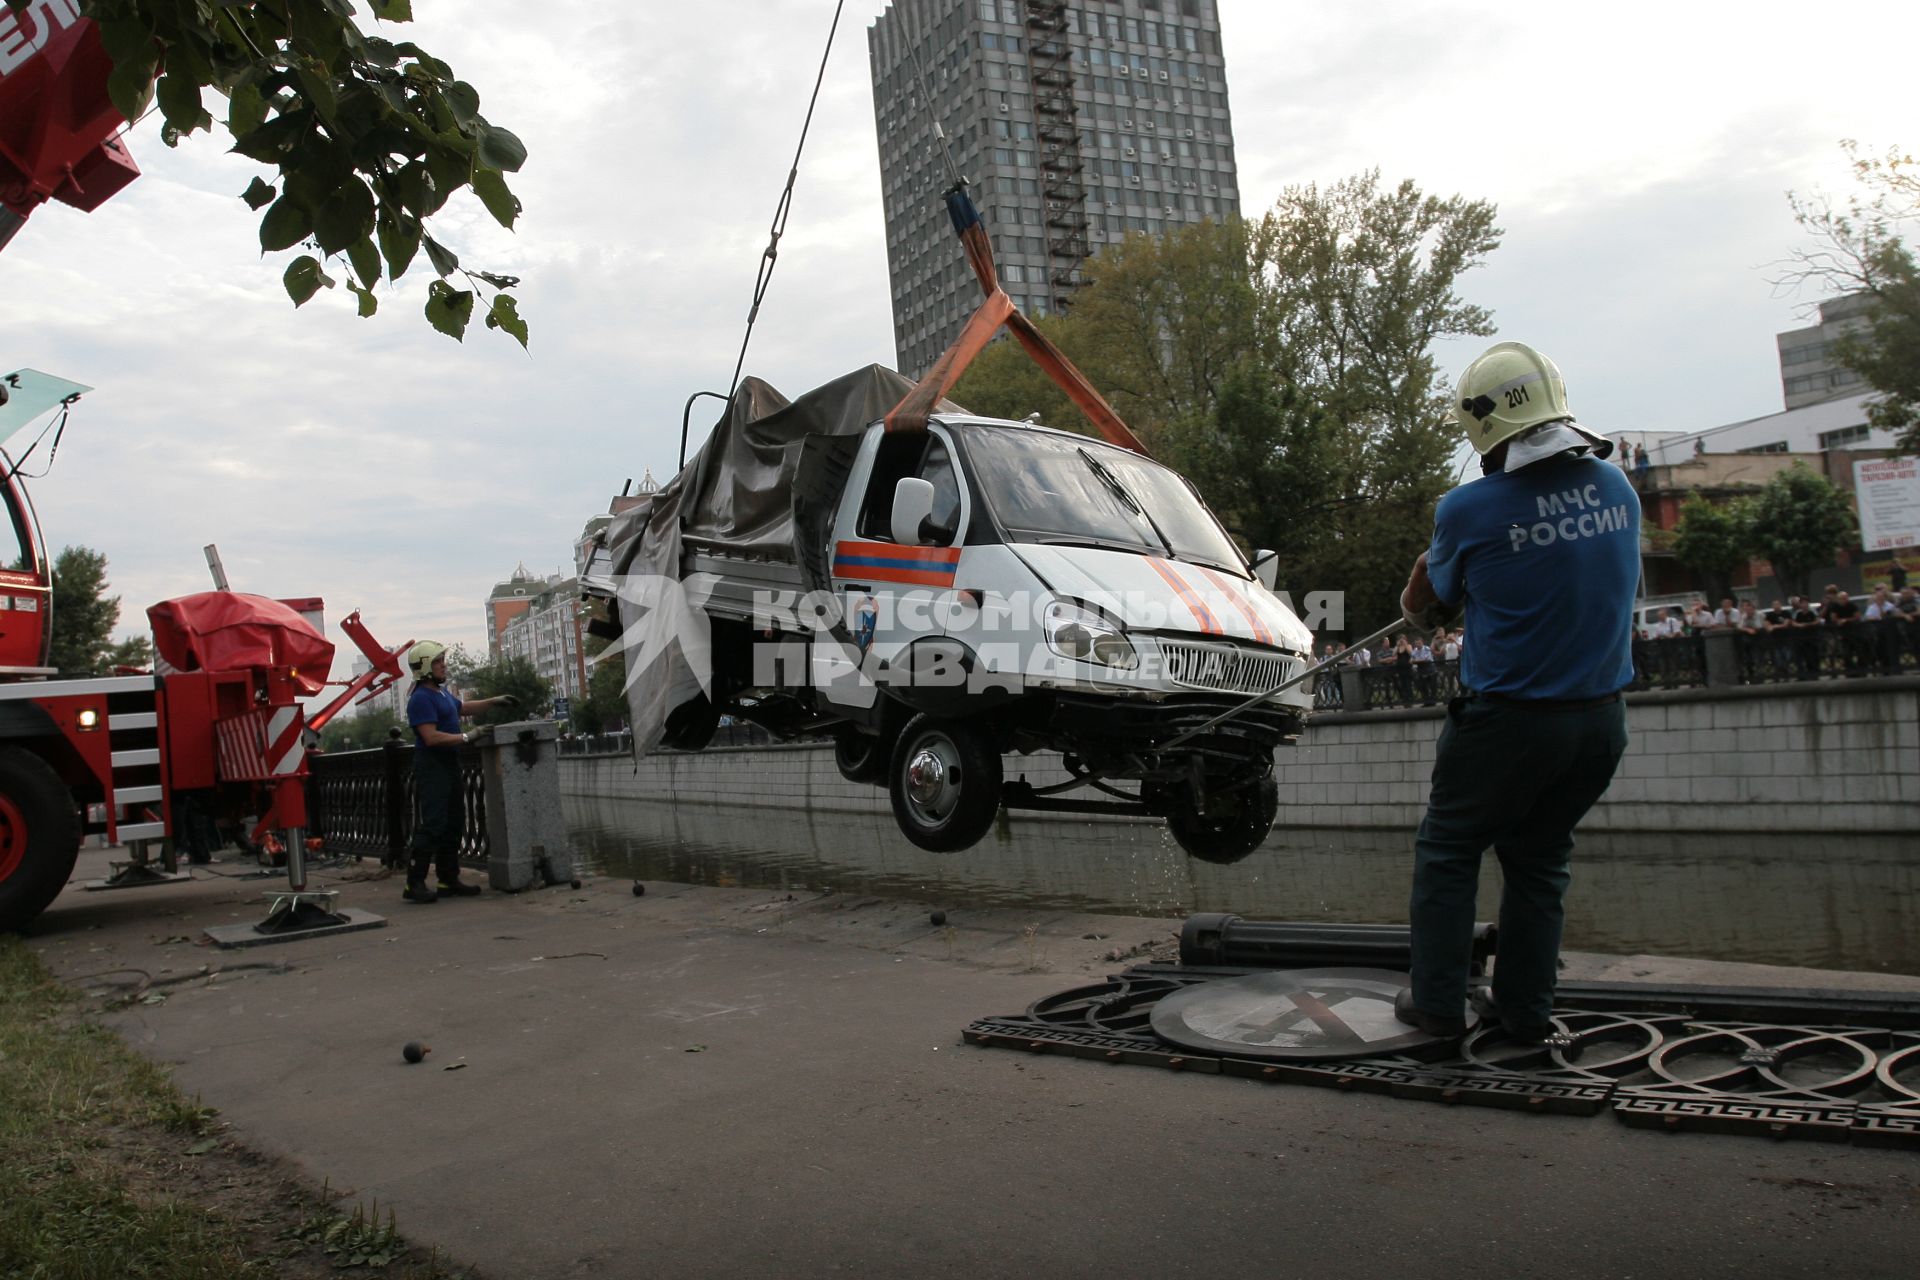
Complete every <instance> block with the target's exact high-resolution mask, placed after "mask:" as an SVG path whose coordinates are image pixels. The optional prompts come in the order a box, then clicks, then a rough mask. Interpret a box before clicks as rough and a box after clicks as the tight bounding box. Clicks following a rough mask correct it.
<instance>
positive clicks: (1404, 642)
mask: <svg viewBox="0 0 1920 1280" xmlns="http://www.w3.org/2000/svg"><path fill="white" fill-rule="evenodd" d="M1466 642H1467V634H1466V632H1465V630H1453V631H1449V630H1447V629H1446V628H1445V627H1442V628H1440V629H1439V630H1437V631H1435V632H1434V633H1433V638H1432V639H1431V640H1424V639H1419V638H1417V637H1413V636H1409V635H1407V634H1405V633H1404V632H1403V633H1402V634H1401V635H1400V636H1399V637H1398V638H1396V639H1389V640H1382V641H1381V642H1380V645H1379V647H1378V648H1377V649H1366V648H1353V649H1349V648H1347V646H1346V645H1344V644H1338V643H1333V642H1329V643H1327V644H1324V645H1322V646H1321V647H1320V650H1319V655H1318V656H1319V660H1320V661H1322V662H1338V663H1339V665H1341V666H1348V667H1362V668H1365V667H1379V668H1382V669H1383V670H1387V671H1391V672H1392V673H1393V680H1392V685H1391V688H1392V691H1393V693H1394V694H1395V695H1396V696H1395V701H1396V702H1398V703H1399V704H1400V705H1402V706H1408V707H1410V706H1413V705H1414V704H1415V703H1419V704H1420V705H1423V706H1432V705H1434V704H1435V703H1436V702H1438V701H1439V700H1440V696H1441V692H1442V689H1443V687H1444V688H1446V689H1448V690H1449V691H1450V690H1451V687H1452V686H1453V685H1454V684H1455V683H1456V682H1457V676H1458V673H1459V670H1460V653H1461V650H1462V648H1463V646H1464V645H1465V644H1466ZM1317 689H1318V699H1317V700H1318V702H1319V705H1321V706H1323V707H1338V706H1340V705H1342V700H1341V689H1340V682H1339V681H1338V680H1328V679H1325V678H1322V679H1321V680H1320V682H1319V684H1318V686H1317Z"/></svg>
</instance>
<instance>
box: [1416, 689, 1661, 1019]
mask: <svg viewBox="0 0 1920 1280" xmlns="http://www.w3.org/2000/svg"><path fill="white" fill-rule="evenodd" d="M1626 748H1627V712H1626V705H1625V704H1624V703H1622V702H1620V701H1618V700H1615V701H1613V702H1608V703H1603V704H1601V705H1599V706H1584V707H1533V706H1527V705H1524V704H1519V703H1511V702H1492V701H1488V700H1486V699H1484V698H1475V697H1463V698H1455V699H1454V700H1453V701H1452V702H1451V703H1449V704H1448V707H1447V723H1446V727H1445V728H1443V729H1442V730H1441V731H1440V743H1439V747H1438V749H1437V752H1436V755H1435V758H1434V762H1433V790H1432V794H1431V796H1430V798H1429V800H1428V802H1427V815H1426V818H1425V820H1423V821H1422V822H1421V824H1420V831H1419V834H1418V835H1416V836H1415V837H1414V869H1413V898H1412V902H1411V904H1410V906H1409V908H1408V912H1409V915H1408V918H1409V920H1410V921H1411V923H1412V926H1413V1003H1414V1004H1415V1005H1416V1006H1418V1007H1419V1008H1421V1009H1424V1010H1426V1011H1427V1012H1428V1013H1433V1014H1438V1015H1441V1016H1443V1017H1452V1018H1457V1017H1459V1016H1460V1014H1461V1010H1462V1008H1463V1006H1464V1003H1465V1001H1466V996H1467V965H1468V959H1469V953H1470V951H1471V949H1472V946H1473V917H1474V898H1475V895H1476V893H1477V891H1478V890H1479V887H1480V855H1481V854H1482V853H1484V852H1485V851H1486V849H1487V848H1488V846H1492V848H1493V851H1494V853H1495V854H1496V855H1497V856H1498V857H1499V859H1500V870H1501V875H1502V878H1503V879H1504V881H1505V884H1506V888H1505V891H1504V892H1503V893H1502V894H1501V896H1500V939H1499V944H1498V951H1497V952H1496V956H1497V958H1496V960H1495V962H1494V976H1493V997H1494V1001H1495V1002H1496V1003H1497V1004H1498V1005H1499V1006H1500V1012H1501V1016H1502V1018H1504V1019H1505V1020H1506V1021H1508V1022H1510V1023H1512V1024H1514V1025H1531V1026H1538V1025H1540V1024H1542V1023H1545V1022H1546V1021H1547V1019H1548V1017H1549V1016H1550V1015H1551V1013H1552V1011H1553V988H1554V979H1555V976H1556V973H1555V970H1556V967H1557V964H1558V961H1559V957H1560V931H1561V925H1562V922H1563V920H1564V912H1563V909H1562V899H1563V898H1564V897H1565V895H1566V892H1567V884H1568V882H1569V881H1570V880H1571V878H1572V876H1571V874H1570V872H1569V870H1568V864H1569V862H1570V861H1571V860H1572V854H1573V828H1574V824H1576V823H1577V822H1579V821H1580V819H1581V818H1582V817H1583V816H1585V814H1586V812H1587V810H1588V809H1590V808H1592V807H1593V803H1594V801H1596V800H1598V799H1599V798H1600V795H1601V793H1602V792H1604V791H1605V790H1606V789H1607V784H1608V783H1609V782H1611V781H1612V780H1613V771H1614V769H1615V767H1616V766H1618V765H1619V763H1620V756H1621V753H1622V752H1624V751H1625V750H1626Z"/></svg>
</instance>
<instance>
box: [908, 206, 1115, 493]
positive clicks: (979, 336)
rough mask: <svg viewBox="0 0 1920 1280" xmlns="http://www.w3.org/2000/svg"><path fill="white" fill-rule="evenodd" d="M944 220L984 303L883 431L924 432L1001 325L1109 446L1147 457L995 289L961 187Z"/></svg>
mask: <svg viewBox="0 0 1920 1280" xmlns="http://www.w3.org/2000/svg"><path fill="white" fill-rule="evenodd" d="M947 215H948V216H949V217H951V218H952V219H953V229H954V231H955V232H957V233H958V234H959V236H960V244H961V246H962V247H963V248H965V249H966V252H967V261H968V262H970V263H971V264H973V274H974V276H975V277H976V278H978V279H979V281H980V288H981V290H982V292H984V293H985V294H986V295H987V297H986V301H984V302H982V303H981V304H980V308H979V310H977V311H975V312H974V313H973V316H972V318H971V319H969V320H968V321H967V327H966V328H964V329H962V330H961V331H960V336H959V337H957V338H955V339H954V340H953V345H952V346H950V347H948V348H947V349H946V350H945V351H943V352H941V353H940V358H939V359H938V360H936V361H934V362H933V368H931V369H929V370H927V376H926V377H924V378H922V379H920V381H919V382H917V383H915V384H914V388H913V390H911V391H909V392H907V394H906V395H904V396H902V397H901V398H900V403H899V404H897V405H895V406H893V411H892V412H890V413H889V414H887V430H888V431H925V430H926V429H927V415H928V414H930V413H932V412H933V407H934V406H935V405H937V404H939V403H940V399H941V397H943V396H945V395H946V394H947V392H949V391H951V390H952V389H953V384H954V383H956V382H958V381H959V380H960V375H961V374H963V373H965V372H966V371H967V366H968V365H970V364H972V363H973V358H974V357H975V356H977V355H979V354H980V353H981V352H982V351H983V350H985V349H986V346H987V343H988V342H990V341H992V339H993V335H994V334H996V333H998V332H999V331H1000V326H1001V325H1005V326H1006V327H1007V328H1008V329H1009V330H1011V331H1012V333H1013V336H1014V339H1015V340H1016V341H1018V342H1019V344H1020V345H1021V346H1022V347H1025V348H1026V351H1027V354H1028V355H1030V356H1032V357H1033V362H1034V363H1035V364H1037V365H1039V366H1040V368H1041V369H1042V370H1044V371H1045V372H1046V375H1047V376H1048V377H1049V378H1052V379H1053V380H1054V382H1055V383H1056V384H1057V385H1058V386H1059V387H1060V389H1061V390H1062V391H1065V392H1066V393H1067V396H1068V398H1069V399H1071V400H1072V401H1073V403H1074V404H1075V405H1077V406H1078V407H1079V409H1080V412H1082V413H1084V414H1086V415H1087V417H1088V418H1089V419H1090V420H1091V421H1092V422H1093V425H1094V426H1096V427H1098V428H1100V434H1101V435H1103V436H1105V437H1106V438H1107V442H1108V443H1109V444H1117V445H1119V446H1120V447H1121V448H1122V449H1131V450H1133V451H1134V452H1135V453H1137V454H1140V455H1142V456H1143V457H1151V456H1152V455H1151V454H1148V453H1147V447H1146V446H1145V445H1143V444H1141V443H1140V438H1139V437H1138V436H1136V435H1134V434H1133V432H1132V431H1131V430H1129V429H1128V427H1127V424H1126V423H1124V422H1122V421H1120V415H1119V414H1117V413H1115V412H1114V411H1113V406H1112V405H1110V404H1108V403H1107V401H1106V397H1104V396H1102V395H1101V394H1100V393H1099V392H1098V391H1095V390H1094V389H1093V384H1092V383H1090V382H1088V381H1087V377H1086V375H1085V374H1083V373H1081V372H1080V370H1078V369H1076V368H1075V367H1074V365H1073V361H1071V360H1069V359H1067V357H1066V353H1065V352H1063V351H1061V350H1060V348H1058V347H1056V346H1054V345H1053V344H1052V343H1051V342H1049V341H1047V338H1046V335H1044V334H1042V333H1041V332H1040V331H1039V330H1038V329H1036V328H1034V327H1033V321H1031V320H1029V319H1027V318H1026V316H1024V315H1022V314H1021V313H1020V308H1018V307H1016V306H1014V305H1013V299H1012V298H1009V297H1008V296H1007V293H1006V290H1004V289H1002V288H1001V287H1000V276H999V273H998V272H997V271H995V270H994V266H993V246H992V245H990V244H988V243H987V228H986V226H985V225H984V224H983V223H982V222H981V221H980V211H979V210H978V209H975V208H974V207H973V200H972V199H971V198H970V197H969V196H968V195H967V192H966V189H965V188H964V187H955V188H954V189H953V190H951V191H949V192H947Z"/></svg>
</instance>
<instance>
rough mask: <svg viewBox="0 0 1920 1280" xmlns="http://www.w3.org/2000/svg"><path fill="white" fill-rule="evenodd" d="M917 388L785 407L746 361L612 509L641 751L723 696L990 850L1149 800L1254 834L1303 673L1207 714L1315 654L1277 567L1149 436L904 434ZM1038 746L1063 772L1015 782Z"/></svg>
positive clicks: (870, 376) (1242, 843)
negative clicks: (1002, 832)
mask: <svg viewBox="0 0 1920 1280" xmlns="http://www.w3.org/2000/svg"><path fill="white" fill-rule="evenodd" d="M909 386H910V384H909V383H908V382H907V380H906V379H904V378H902V377H900V375H898V374H895V373H893V372H891V371H889V370H885V369H882V368H879V367H878V366H873V367H870V368H868V369H865V370H862V371H860V372H858V373H855V374H851V375H849V376H847V377H845V378H842V379H840V380H839V381H837V382H834V383H831V384H829V385H828V386H826V387H822V388H820V389H819V390H818V391H815V392H813V393H810V394H809V395H807V396H803V397H802V398H801V399H799V400H797V401H794V402H791V403H789V402H787V401H786V400H785V399H784V398H782V397H780V396H779V395H778V394H777V393H776V392H774V391H773V390H772V389H771V388H770V387H768V386H766V384H764V383H761V382H759V381H757V380H755V379H748V380H746V381H745V382H743V383H742V384H741V387H740V388H739V390H738V392H737V393H736V395H735V397H734V398H733V401H732V403H731V405H730V408H729V412H728V414H727V416H726V417H725V418H724V419H723V420H722V421H721V423H720V424H719V425H718V426H717V427H716V428H715V430H714V434H713V436H712V438H711V439H710V440H709V441H708V442H707V445H706V446H705V448H703V449H702V450H701V452H700V453H699V455H697V456H696V457H695V458H694V460H693V461H692V462H691V463H690V464H689V465H688V466H687V467H686V468H685V469H684V470H683V471H682V472H681V474H680V475H679V476H678V477H677V478H676V479H675V480H674V481H673V483H672V484H670V485H668V486H667V488H666V489H664V490H662V491H661V493H660V494H658V495H657V496H655V497H654V498H653V499H652V500H651V501H649V502H648V503H647V504H645V505H644V506H642V507H640V508H637V509H635V510H633V511H631V512H628V513H625V514H624V515H622V516H621V517H619V518H618V519H616V521H615V522H614V524H613V526H612V527H611V528H610V529H609V530H608V532H607V534H606V535H605V539H604V541H605V545H606V547H607V550H608V551H609V553H610V558H609V563H610V567H611V569H612V571H613V572H612V574H611V575H610V576H608V577H607V578H605V579H603V580H602V582H601V584H600V589H601V592H602V593H603V594H606V595H609V596H614V597H617V599H618V613H619V618H618V622H619V626H620V630H621V633H622V636H623V646H624V648H625V651H626V653H627V659H628V664H629V684H628V697H629V704H630V709H631V711H632V713H633V720H634V729H635V746H636V750H639V751H642V752H644V751H648V750H651V749H653V748H654V747H656V746H659V745H666V746H669V747H676V748H680V749H693V750H697V749H699V748H700V747H702V746H705V745H706V743H707V742H708V741H709V740H710V739H711V737H712V734H713V730H714V727H715V724H716V723H717V721H718V718H719V717H720V716H721V715H723V714H725V715H731V716H734V717H736V718H740V719H745V720H749V721H753V722H755V723H758V724H760V725H763V726H765V727H766V728H767V729H769V730H770V731H772V732H774V733H775V734H777V735H780V736H783V737H799V736H809V735H825V734H831V735H832V736H833V737H834V738H835V740H836V760H837V762H838V764H839V767H840V771H841V772H842V773H843V774H844V775H845V776H846V777H848V778H850V779H854V780H857V781H862V782H870V783H877V784H881V785H884V786H886V787H887V789H888V791H889V792H890V794H891V799H892V805H893V812H894V815H895V817H896V819H897V820H898V822H899V825H900V829H901V831H902V832H904V833H905V835H906V836H907V838H908V839H910V840H911V841H913V842H914V843H915V844H917V845H919V846H921V847H922V848H927V849H935V850H950V849H961V848H965V847H967V846H969V845H971V844H973V843H975V842H976V841H978V840H979V839H980V838H981V837H982V836H983V835H985V834H986V832H987V831H988V829H989V827H990V826H991V825H992V823H993V821H994V817H995V814H996V812H997V811H998V809H999V808H1000V807H1001V806H1002V805H1005V806H1007V807H1009V808H1027V809H1066V810H1073V811H1081V812H1122V813H1133V814H1146V815H1154V816H1158V817H1162V818H1164V819H1165V820H1166V821H1167V823H1168V826H1169V827H1170V828H1171V830H1172V832H1173V835H1174V836H1175V838H1176V839H1177V840H1178V841H1179V842H1180V844H1181V845H1182V847H1183V848H1185V849H1186V850H1187V851H1188V852H1189V853H1191V854H1192V855H1194V856H1195V857H1199V858H1203V859H1207V860H1209V861H1227V862H1230V861H1234V860H1236V859H1238V858H1241V857H1244V856H1246V855H1247V854H1248V853H1250V852H1252V851H1253V850H1254V849H1255V848H1257V847H1258V846H1259V844H1260V843H1261V841H1263V840H1264V839H1265V837H1266V835H1267V832H1268V831H1269V829H1270V828H1271V826H1272V824H1273V820H1274V816H1275V812H1276V809H1277V799H1276V795H1277V792H1276V787H1275V783H1274V779H1273V751H1274V749H1275V748H1276V747H1277V746H1279V745H1281V744H1282V743H1288V742H1292V741H1293V740H1294V739H1295V738H1296V737H1297V736H1298V734H1299V733H1300V730H1301V726H1302V723H1303V721H1304V718H1305V717H1306V715H1307V714H1308V712H1309V710H1310V708H1311V706H1312V700H1313V699H1312V690H1311V688H1310V687H1307V686H1306V685H1296V686H1294V687H1291V688H1288V689H1286V690H1284V691H1282V692H1279V693H1277V694H1275V695H1273V696H1272V697H1271V698H1268V699H1265V700H1256V702H1255V704H1254V705H1253V706H1251V707H1248V708H1246V709H1245V710H1244V711H1243V712H1241V713H1240V714H1236V715H1233V716H1232V717H1230V718H1228V719H1226V720H1224V721H1222V722H1220V723H1217V724H1211V725H1209V721H1212V720H1214V719H1215V718H1216V717H1219V716H1221V715H1222V714H1223V713H1225V712H1228V711H1231V710H1233V709H1234V708H1236V707H1240V706H1242V705H1243V704H1246V703H1247V702H1248V700H1249V698H1250V697H1254V696H1255V695H1258V694H1260V693H1262V692H1263V691H1267V690H1273V689H1275V688H1277V687H1278V686H1280V685H1281V684H1282V683H1283V682H1285V681H1286V680H1288V679H1289V678H1291V677H1292V676H1294V675H1296V674H1297V673H1299V672H1300V671H1302V670H1304V669H1305V667H1306V665H1307V664H1308V663H1309V662H1310V661H1311V656H1310V651H1311V643H1312V637H1311V635H1310V633H1309V632H1308V630H1307V628H1306V627H1305V626H1304V625H1303V624H1302V623H1301V622H1300V621H1299V619H1298V618H1296V617H1295V616H1294V614H1293V613H1292V612H1291V610H1290V609H1289V608H1288V607H1287V606H1286V604H1285V603H1283V602H1282V600H1281V599H1280V598H1279V597H1278V596H1276V595H1275V594H1274V592H1273V591H1272V590H1271V585H1272V579H1271V577H1270V576H1269V577H1267V578H1266V580H1265V581H1263V580H1262V577H1261V575H1257V574H1256V573H1255V572H1254V569H1253V568H1252V566H1251V565H1250V564H1249V563H1248V561H1247V560H1246V559H1245V558H1244V557H1243V556H1242V555H1241V554H1240V552H1239V551H1238V550H1237V549H1236V547H1235V546H1234V544H1233V542H1232V540H1231V539H1230V538H1229V537H1228V536H1227V534H1226V532H1225V531H1224V530H1223V529H1222V528H1221V526H1220V523H1219V522H1218V521H1217V520H1216V519H1215V518H1214V516H1213V514H1212V512H1211V511H1209V510H1208V509H1207V507H1206V505H1205V503H1204V502H1202V501H1201V499H1200V497H1199V495H1198V493H1197V492H1196V491H1195V490H1194V488H1193V486H1192V485H1191V484H1189V483H1188V482H1187V481H1186V480H1185V479H1183V478H1182V477H1181V476H1180V475H1178V474H1177V473H1175V472H1174V471H1172V470H1170V469H1168V468H1167V467H1165V466H1162V465H1161V464H1159V463H1157V462H1155V461H1153V460H1152V459H1150V458H1147V457H1145V456H1143V455H1142V454H1140V453H1136V452H1132V451H1129V450H1127V449H1122V448H1117V447H1115V446H1113V445H1110V444H1107V443H1104V442H1102V441H1100V440H1095V439H1092V438H1090V437H1086V436H1080V435H1076V434H1072V433H1069V432H1065V431H1056V430H1051V429H1048V428H1046V427H1042V426H1037V425H1031V424H1027V423H1019V422H1008V421H1002V420H997V419H989V418H981V417H976V416H973V415H969V414H967V413H965V412H964V411H960V410H958V409H957V408H956V407H954V406H951V405H947V404H945V403H944V402H942V403H941V405H940V406H939V408H938V409H937V410H936V412H934V413H933V414H932V416H931V417H930V418H929V419H928V421H927V423H926V425H925V428H924V429H923V430H914V431H892V432H890V431H889V430H888V429H887V424H886V422H885V421H884V420H883V415H884V414H885V412H886V410H887V408H888V406H890V405H893V404H895V403H896V402H898V401H899V400H900V398H901V396H902V395H903V394H904V393H905V392H906V391H907V390H908V388H909ZM1259 558H1260V557H1258V556H1256V557H1255V559H1256V560H1258V559H1259ZM1266 572H1267V573H1268V574H1270V573H1271V568H1270V558H1269V565H1268V566H1267V567H1266ZM1194 730H1202V731H1201V732H1199V733H1197V734H1194V733H1192V731H1194ZM1185 735H1191V736H1185ZM1176 739H1180V741H1177V742H1176V741H1175V740H1176ZM1039 750H1053V751H1058V752H1059V753H1060V757H1061V761H1062V763H1063V765H1064V766H1065V769H1066V772H1067V777H1066V779H1065V780H1063V781H1061V782H1059V783H1057V784H1055V785H1052V786H1046V787H1034V786H1031V785H1028V784H1026V783H1024V782H1008V781H1006V780H1005V779H1004V777H1003V773H1002V763H1001V757H1002V754H1003V753H1006V752H1032V751H1039ZM1080 789H1091V790H1092V791H1093V792H1095V793H1097V795H1095V796H1093V797H1079V798H1072V799H1069V798H1067V797H1066V795H1065V793H1066V792H1068V791H1072V790H1080Z"/></svg>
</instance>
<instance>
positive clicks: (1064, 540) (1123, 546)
mask: <svg viewBox="0 0 1920 1280" xmlns="http://www.w3.org/2000/svg"><path fill="white" fill-rule="evenodd" d="M1033 540H1034V541H1035V542H1037V543H1039V544H1040V545H1041V546H1043V547H1092V548H1094V549H1095V550H1096V551H1124V552H1126V553H1127V554H1129V555H1136V556H1152V555H1158V554H1160V553H1159V551H1157V550H1156V549H1155V548H1153V547H1148V546H1143V545H1141V544H1140V543H1138V542H1115V541H1114V540H1113V539H1111V538H1075V537H1053V536H1051V535H1048V534H1039V535H1036V536H1035V538H1034V539H1033Z"/></svg>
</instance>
